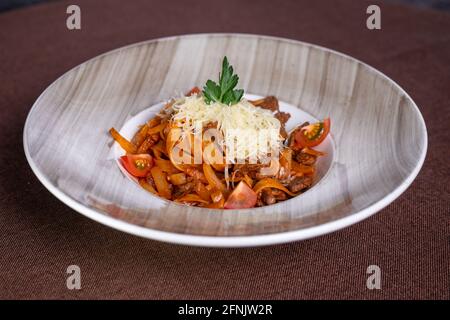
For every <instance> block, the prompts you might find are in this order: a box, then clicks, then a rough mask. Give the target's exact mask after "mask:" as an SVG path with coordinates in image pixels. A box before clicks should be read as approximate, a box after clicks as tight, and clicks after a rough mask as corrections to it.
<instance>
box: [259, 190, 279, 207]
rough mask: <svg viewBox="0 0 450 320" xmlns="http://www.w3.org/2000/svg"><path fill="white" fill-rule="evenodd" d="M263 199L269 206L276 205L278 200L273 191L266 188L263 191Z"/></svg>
mask: <svg viewBox="0 0 450 320" xmlns="http://www.w3.org/2000/svg"><path fill="white" fill-rule="evenodd" d="M261 198H262V200H263V201H264V203H265V204H267V205H269V204H274V203H275V202H277V200H276V199H275V197H274V196H273V194H272V189H270V188H265V189H263V190H262V192H261Z"/></svg>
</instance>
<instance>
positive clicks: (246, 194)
mask: <svg viewBox="0 0 450 320" xmlns="http://www.w3.org/2000/svg"><path fill="white" fill-rule="evenodd" d="M255 204H256V193H255V191H253V190H252V189H251V188H250V187H249V186H248V185H247V184H246V183H245V182H244V181H241V182H239V184H238V185H237V187H236V188H234V190H233V192H231V194H230V196H229V197H228V199H227V201H226V202H225V205H224V208H225V209H245V208H253V207H254V206H255Z"/></svg>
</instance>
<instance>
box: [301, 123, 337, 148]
mask: <svg viewBox="0 0 450 320" xmlns="http://www.w3.org/2000/svg"><path fill="white" fill-rule="evenodd" d="M330 125H331V121H330V118H326V119H325V120H323V121H322V122H316V123H313V124H310V125H308V126H305V127H303V128H300V130H297V131H296V132H295V135H294V140H295V146H296V147H299V148H304V147H315V146H317V145H319V144H320V143H321V142H322V141H323V140H325V138H326V137H327V135H328V133H329V132H330Z"/></svg>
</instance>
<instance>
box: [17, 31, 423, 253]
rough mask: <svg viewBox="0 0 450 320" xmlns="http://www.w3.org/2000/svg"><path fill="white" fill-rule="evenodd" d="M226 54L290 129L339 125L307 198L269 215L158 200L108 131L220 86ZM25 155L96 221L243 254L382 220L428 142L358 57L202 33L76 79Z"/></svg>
mask: <svg viewBox="0 0 450 320" xmlns="http://www.w3.org/2000/svg"><path fill="white" fill-rule="evenodd" d="M224 55H227V56H228V58H229V60H230V61H231V62H232V64H233V66H234V67H235V70H236V72H237V73H238V74H239V76H240V87H243V88H244V89H245V90H246V92H250V93H252V94H255V95H258V96H266V95H275V96H276V97H278V98H279V99H280V100H281V101H282V102H283V103H282V105H281V108H282V110H285V111H288V112H289V113H291V115H292V119H291V120H290V121H289V123H288V127H293V126H295V125H297V124H299V123H301V122H302V120H305V119H307V120H313V119H323V118H325V117H327V116H330V117H331V119H332V127H331V136H330V137H329V138H328V139H327V140H326V141H325V143H324V144H323V145H322V146H321V147H322V148H324V149H325V150H326V151H327V153H328V156H327V157H325V158H324V159H322V160H321V162H320V163H318V169H319V178H320V180H319V181H318V182H317V183H316V184H315V185H314V187H313V188H311V189H310V190H308V191H307V192H306V193H304V194H302V195H300V196H298V197H295V198H293V199H290V200H288V201H284V202H281V203H277V204H275V205H271V206H267V207H261V208H254V209H246V210H210V209H204V208H196V207H188V206H184V205H180V204H176V203H174V202H170V201H166V200H163V199H161V198H158V197H155V196H153V195H151V194H149V193H148V192H146V191H145V190H143V189H141V188H140V187H139V186H138V185H137V184H136V183H134V182H133V181H131V180H130V179H129V178H128V177H127V176H126V175H124V174H123V173H122V172H121V171H120V170H119V169H118V167H117V164H116V159H117V157H118V156H119V155H120V154H121V149H120V148H119V147H117V145H116V144H113V143H112V140H111V137H110V136H109V135H108V133H107V132H108V129H109V128H110V127H112V126H114V127H116V128H122V129H121V132H122V133H123V134H124V135H125V136H127V137H131V135H132V134H133V133H134V131H135V130H136V129H137V124H141V123H143V122H144V121H145V119H147V118H148V117H149V116H150V115H151V114H152V113H154V112H155V111H156V110H157V108H158V103H161V102H162V101H165V100H167V99H169V98H170V97H172V96H174V95H176V94H179V93H180V92H185V91H187V90H188V89H190V88H191V87H192V86H194V85H202V84H203V83H204V82H205V81H206V80H207V79H208V78H215V77H216V76H217V73H218V71H219V70H218V69H219V68H218V67H219V66H220V61H221V59H222V57H223V56H224ZM150 106H154V107H152V108H150ZM288 129H289V128H288ZM24 148H25V153H26V156H27V159H28V162H29V163H30V166H31V168H32V169H33V172H34V173H35V174H36V176H37V177H38V178H39V180H40V181H41V182H42V183H43V184H44V185H45V186H46V187H47V188H48V189H49V190H50V191H51V192H52V193H53V194H54V195H55V196H56V197H58V198H59V199H60V200H62V201H63V202H64V203H66V204H67V205H68V206H70V207H72V208H73V209H75V210H77V211H78V212H80V213H82V214H84V215H86V216H88V217H90V218H92V219H93V220H96V221H98V222H100V223H103V224H105V225H109V226H111V227H113V228H116V229H119V230H122V231H125V232H129V233H132V234H135V235H139V236H143V237H147V238H151V239H156V240H162V241H167V242H173V243H182V244H190V245H200V246H225V247H235V246H236V247H237V246H257V245H267V244H275V243H283V242H288V241H294V240H301V239H306V238H310V237H314V236H318V235H321V234H325V233H329V232H332V231H335V230H338V229H341V228H343V227H346V226H349V225H351V224H354V223H356V222H358V221H361V220H363V219H365V218H367V217H368V216H370V215H372V214H374V213H376V212H377V211H379V210H381V209H382V208H384V207H385V206H386V205H388V204H389V203H391V202H392V201H393V200H395V199H396V198H397V197H398V196H399V195H400V194H401V193H402V192H403V191H404V190H405V189H406V188H407V187H408V186H409V185H410V184H411V183H412V181H413V180H414V178H415V177H416V175H417V174H418V172H419V170H420V168H421V166H422V164H423V161H424V158H425V154H426V149H427V134H426V127H425V123H424V121H423V118H422V116H421V114H420V112H419V109H418V108H417V106H416V105H415V103H414V102H413V101H412V99H411V98H410V97H409V96H408V94H407V93H406V92H405V91H404V90H402V89H401V88H400V87H399V86H398V85H397V84H396V83H395V82H394V81H392V80H391V79H389V78H388V77H386V76H385V75H383V74H382V73H380V72H379V71H377V70H375V69H373V68H371V67H370V66H368V65H366V64H364V63H362V62H360V61H358V60H356V59H353V58H351V57H349V56H346V55H343V54H340V53H337V52H335V51H332V50H328V49H325V48H322V47H318V46H314V45H311V44H307V43H303V42H299V41H293V40H288V39H280V38H273V37H266V36H256V35H241V34H199V35H189V36H178V37H170V38H163V39H156V40H151V41H147V42H143V43H138V44H135V45H131V46H127V47H124V48H120V49H117V50H114V51H111V52H108V53H106V54H103V55H101V56H99V57H96V58H94V59H91V60H89V61H87V62H85V63H83V64H81V65H80V66H78V67H76V68H74V69H72V70H70V71H69V72H67V73H66V74H64V75H63V76H62V77H60V78H59V79H58V80H56V81H55V82H54V83H53V84H52V85H51V86H49V87H48V88H47V89H46V90H45V91H44V92H43V93H42V95H41V96H40V97H39V99H38V100H37V101H36V102H35V104H34V106H33V107H32V109H31V111H30V113H29V115H28V118H27V121H26V124H25V129H24ZM380 232H383V230H380Z"/></svg>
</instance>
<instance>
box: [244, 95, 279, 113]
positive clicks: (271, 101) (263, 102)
mask: <svg viewBox="0 0 450 320" xmlns="http://www.w3.org/2000/svg"><path fill="white" fill-rule="evenodd" d="M250 102H251V103H252V104H253V105H254V106H257V107H260V108H263V109H268V110H271V111H273V112H275V111H278V110H279V106H278V100H277V98H275V97H274V96H268V97H265V98H264V99H259V100H255V101H250Z"/></svg>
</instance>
